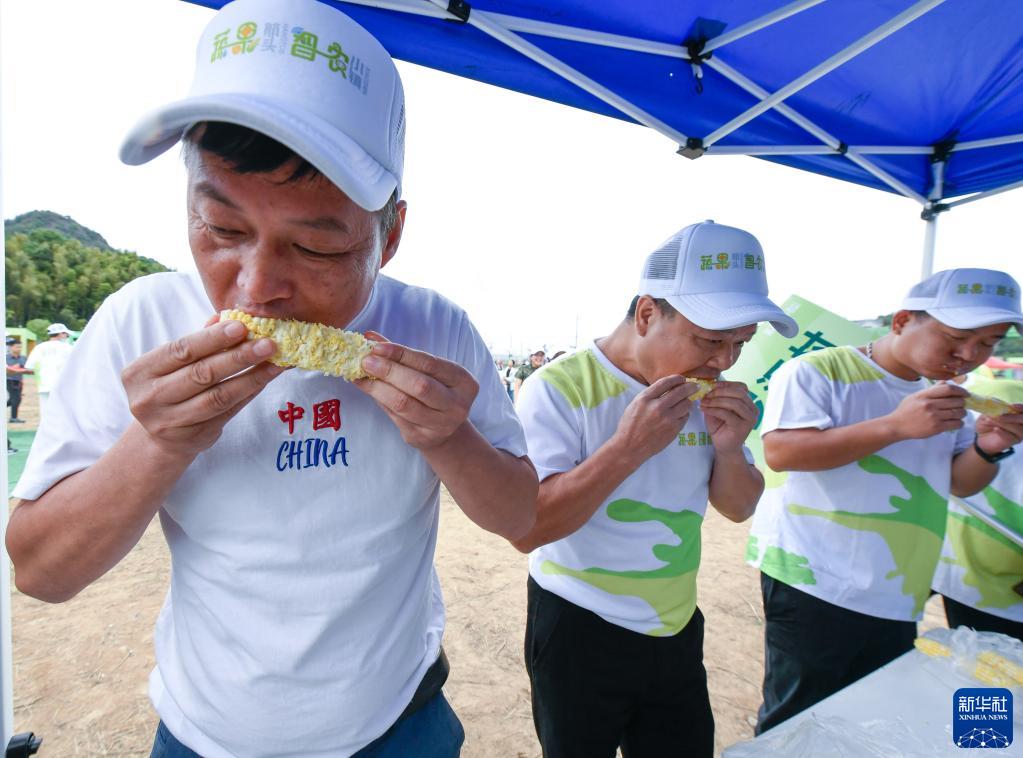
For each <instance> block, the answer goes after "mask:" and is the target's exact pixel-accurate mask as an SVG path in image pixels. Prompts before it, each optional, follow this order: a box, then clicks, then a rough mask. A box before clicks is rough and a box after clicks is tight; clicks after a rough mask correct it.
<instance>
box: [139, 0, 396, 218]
mask: <svg viewBox="0 0 1023 758" xmlns="http://www.w3.org/2000/svg"><path fill="white" fill-rule="evenodd" d="M200 121H225V122H228V123H232V124H240V125H241V126H245V127H248V128H250V129H254V130H255V131H257V132H260V133H262V134H264V135H266V136H268V137H270V138H272V139H274V140H276V141H278V142H280V143H281V144H283V145H285V146H286V147H289V148H291V150H293V151H294V152H295V153H296V154H298V155H299V156H301V157H302V158H304V159H306V160H307V161H309V163H311V164H312V165H313V166H315V167H316V168H317V169H318V170H319V171H320V172H321V173H322V174H323V175H324V176H326V177H327V178H328V179H329V180H330V181H331V182H333V183H334V184H335V185H337V186H338V187H339V188H340V189H341V190H342V191H343V192H344V193H345V194H346V195H348V196H349V197H350V198H351V199H352V200H353V201H355V202H356V203H357V204H359V205H360V206H362V207H363V208H365V209H366V210H371V211H375V210H379V209H380V208H382V207H383V206H384V205H385V204H386V203H387V200H388V199H389V198H390V196H391V194H392V193H394V192H395V191H397V193H398V195H399V196H400V195H401V175H402V165H403V162H404V153H405V95H404V91H403V90H402V86H401V79H400V78H399V76H398V70H397V68H395V66H394V61H392V60H391V56H390V55H389V54H388V53H387V51H386V50H384V48H383V46H381V44H380V43H379V42H377V40H376V39H375V38H374V37H373V36H372V35H371V34H370V33H369V32H367V31H366V30H365V29H363V28H362V27H361V26H359V25H358V24H357V23H355V22H354V21H353V20H352V19H350V18H349V17H348V16H346V15H345V14H344V13H342V12H341V11H339V10H337V9H336V8H333V7H331V6H329V5H326V4H324V3H321V2H318V1H317V0H234V2H231V3H228V4H227V5H225V6H224V7H223V8H222V9H221V10H220V11H219V12H218V13H217V14H216V15H215V16H213V19H212V20H211V21H210V23H209V24H208V25H207V27H206V29H205V31H203V34H202V37H201V39H200V40H199V46H198V48H197V50H196V66H195V76H194V78H193V79H192V88H191V90H190V91H189V93H188V97H186V98H185V99H184V100H177V101H175V102H172V103H169V104H168V105H165V106H163V107H162V108H160V109H158V110H156V111H154V112H152V113H150V114H149V115H147V116H145V117H144V118H143V119H142V120H141V121H140V122H139V123H138V124H136V125H135V127H134V128H133V129H132V130H131V132H130V133H129V134H128V137H127V138H126V139H125V141H124V144H123V145H122V146H121V160H122V161H124V162H125V163H128V164H131V165H139V164H142V163H146V162H147V161H150V160H152V159H153V158H155V157H156V156H158V155H160V154H161V153H163V152H164V151H166V150H168V149H169V148H171V147H172V146H173V145H174V144H175V143H177V142H178V140H180V139H181V137H182V136H183V135H184V133H185V132H186V131H187V130H188V128H189V127H191V126H192V125H194V124H196V123H198V122H200Z"/></svg>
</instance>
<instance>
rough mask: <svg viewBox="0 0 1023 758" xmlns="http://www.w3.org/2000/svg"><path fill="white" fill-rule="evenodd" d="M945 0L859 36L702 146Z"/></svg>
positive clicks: (922, 2)
mask: <svg viewBox="0 0 1023 758" xmlns="http://www.w3.org/2000/svg"><path fill="white" fill-rule="evenodd" d="M944 1H945V0H919V2H917V3H914V4H913V5H912V6H910V7H909V8H907V9H906V10H904V11H903V12H902V13H900V14H899V15H898V16H896V17H895V18H893V19H891V20H890V21H888V22H887V23H884V24H882V25H881V26H879V27H878V28H877V29H874V31H872V32H870V33H869V34H866V35H864V36H863V37H860V39H858V40H856V42H854V43H852V44H851V45H849V46H848V47H846V48H845V49H844V50H841V51H839V52H838V53H836V54H835V55H833V56H831V57H830V58H828V59H827V60H826V61H824V62H823V63H819V64H818V65H816V66H814V67H813V68H812V69H810V70H809V71H807V72H806V73H805V74H803V75H802V76H800V77H799V78H797V79H795V80H793V81H791V82H789V83H788V84H786V85H785V86H784V87H782V88H781V89H780V90H778V91H776V92H775V93H773V94H771V95H769V96H768V97H766V98H764V99H763V100H761V101H760V102H759V103H757V104H756V105H754V106H753V107H752V108H750V109H749V110H747V111H746V112H745V113H740V114H739V115H738V116H736V117H735V118H733V119H732V120H731V121H729V122H728V123H727V124H724V125H723V126H721V127H720V128H718V129H716V130H715V131H713V132H711V133H710V134H709V135H708V136H706V137H704V138H703V146H704V147H707V146H709V145H713V144H714V143H715V142H717V141H718V140H720V139H722V138H723V137H727V136H728V135H729V134H731V133H732V132H734V131H735V130H736V129H739V128H741V127H742V126H743V125H744V124H746V123H748V122H750V121H752V120H753V119H755V118H756V117H757V116H759V115H760V114H761V113H764V112H765V111H767V110H770V109H771V108H773V107H774V106H775V105H777V104H778V103H780V102H781V101H782V100H785V99H786V98H788V97H790V96H791V95H794V94H795V93H796V92H799V90H801V89H803V88H804V87H807V86H809V85H810V84H813V82H815V81H817V80H818V79H820V78H821V77H822V76H824V75H826V74H828V73H830V72H831V71H834V70H835V69H836V68H838V67H839V66H841V65H842V64H843V63H845V62H846V61H848V60H850V59H852V58H855V57H856V56H857V55H859V54H860V53H862V52H863V51H864V50H867V49H868V48H870V47H873V46H874V45H876V44H877V43H878V42H880V41H881V40H883V39H885V38H886V37H890V36H891V35H892V34H894V33H895V32H897V31H898V30H899V29H901V28H902V27H904V26H905V25H906V24H908V23H910V22H911V21H914V20H916V19H917V18H919V17H920V16H922V15H924V14H925V13H927V12H928V11H930V10H931V9H933V8H935V7H936V6H938V5H941V3H943V2H944Z"/></svg>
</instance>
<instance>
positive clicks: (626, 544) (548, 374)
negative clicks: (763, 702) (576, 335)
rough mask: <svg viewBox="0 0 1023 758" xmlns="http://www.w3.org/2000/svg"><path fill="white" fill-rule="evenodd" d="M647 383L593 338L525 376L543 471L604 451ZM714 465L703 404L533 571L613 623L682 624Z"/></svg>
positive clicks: (535, 556)
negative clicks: (614, 360) (611, 357)
mask: <svg viewBox="0 0 1023 758" xmlns="http://www.w3.org/2000/svg"><path fill="white" fill-rule="evenodd" d="M645 389H647V387H646V385H644V384H641V383H640V382H638V381H636V380H635V379H633V378H632V377H630V376H629V375H628V374H626V373H624V372H623V371H621V370H620V369H619V368H618V367H617V366H615V365H614V364H613V363H611V361H609V360H608V359H607V357H606V356H605V355H604V354H603V353H602V352H601V351H600V348H598V347H597V346H596V345H595V344H592V343H591V344H590V345H589V346H587V347H586V348H584V349H582V350H579V351H578V352H576V353H573V354H572V355H567V356H563V357H562V358H560V359H559V360H557V361H556V362H554V363H550V364H547V365H546V366H543V367H542V368H540V369H538V370H537V371H536V373H535V374H533V375H532V376H531V377H530V380H529V381H528V382H524V383H523V385H522V389H521V390H520V394H519V402H518V406H517V410H518V412H519V417H520V418H521V419H522V426H523V428H524V429H525V432H526V441H527V443H528V445H529V457H530V460H532V461H533V465H534V466H535V467H536V471H537V474H538V475H539V477H540V481H543V480H544V479H546V478H547V477H550V476H553V475H554V474H560V473H563V472H565V471H569V470H571V469H573V468H575V467H576V466H578V465H579V464H580V463H582V462H583V461H585V460H586V459H587V458H589V457H590V456H591V455H592V454H593V453H594V452H596V451H597V450H598V449H599V448H600V447H601V446H602V445H603V444H604V443H605V442H607V441H608V440H609V439H610V438H611V436H612V435H613V434H614V433H615V431H616V430H617V429H618V423H619V422H620V421H621V418H622V415H623V414H624V413H625V409H626V408H627V407H628V405H629V403H630V402H632V400H633V399H634V398H635V397H636V395H638V394H639V393H640V392H642V391H643V390H645ZM746 452H747V457H748V459H749V460H750V461H752V457H751V456H750V455H749V451H746ZM713 465H714V447H713V445H712V444H711V441H710V435H709V434H708V433H707V426H706V424H705V422H704V418H703V414H702V413H701V412H700V410H699V408H698V407H697V408H694V409H693V411H692V412H691V413H690V415H689V420H688V421H687V422H686V426H685V428H683V430H682V431H681V432H680V433H679V436H678V438H677V439H676V440H674V441H673V442H671V443H670V444H668V445H667V446H666V447H665V448H664V450H662V451H661V452H659V453H657V454H656V455H654V456H651V457H650V458H649V459H647V461H646V462H645V463H644V464H643V465H642V466H640V467H639V468H638V469H637V470H636V471H635V473H633V474H632V475H631V476H630V477H629V478H628V479H626V480H625V481H624V482H622V484H621V485H619V486H618V487H617V488H616V489H615V490H614V492H612V493H611V495H610V497H608V498H607V500H605V501H604V503H603V504H601V506H600V507H599V508H597V510H596V512H595V513H594V514H593V515H592V516H591V517H590V518H589V520H588V521H587V522H586V523H585V524H584V525H583V526H582V527H580V528H579V529H578V530H577V531H576V532H574V533H573V534H570V535H569V536H567V537H565V538H563V539H560V540H558V541H556V542H552V543H550V544H548V545H544V546H542V547H539V548H537V549H536V550H534V551H533V552H532V553H530V556H529V573H530V575H531V576H532V577H533V579H534V580H535V581H536V582H537V583H538V584H539V585H540V586H541V587H543V588H544V589H547V590H549V591H550V592H553V593H555V594H556V595H560V596H561V597H563V598H565V599H566V600H568V601H569V602H572V603H574V604H575V605H578V606H580V607H582V608H586V609H588V610H590V611H593V612H594V613H596V614H598V615H599V616H601V617H602V618H603V619H605V620H606V621H609V622H610V623H612V624H616V625H618V626H621V627H624V628H626V629H631V630H632V631H635V632H641V633H643V634H650V635H657V636H664V635H673V634H677V633H678V632H679V631H681V630H682V629H684V628H685V626H686V624H687V623H689V619H690V618H691V617H692V615H693V613H694V611H695V609H696V571H697V569H698V568H699V565H700V525H701V524H702V523H703V516H704V513H706V510H707V490H708V485H709V482H710V474H711V469H712V468H713Z"/></svg>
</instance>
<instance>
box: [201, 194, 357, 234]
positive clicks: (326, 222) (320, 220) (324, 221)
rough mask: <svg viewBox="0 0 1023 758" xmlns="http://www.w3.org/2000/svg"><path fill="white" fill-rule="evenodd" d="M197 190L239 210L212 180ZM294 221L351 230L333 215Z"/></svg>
mask: <svg viewBox="0 0 1023 758" xmlns="http://www.w3.org/2000/svg"><path fill="white" fill-rule="evenodd" d="M195 191H196V192H198V193H199V194H201V195H205V196H206V197H208V198H210V199H211V200H214V201H216V202H218V203H220V204H221V205H226V206H227V207H228V208H231V209H232V210H239V208H238V205H237V203H235V202H234V201H233V200H231V198H229V197H228V196H227V195H225V194H224V193H223V192H221V191H220V190H219V189H217V188H216V186H214V185H213V184H212V183H211V182H199V183H198V184H196V185H195ZM292 223H293V224H295V225H297V226H304V227H306V228H309V229H318V230H320V231H326V232H343V233H345V234H347V233H348V232H350V231H351V229H350V227H349V226H348V224H346V223H345V222H344V221H341V220H340V219H337V218H334V217H332V216H317V217H316V218H308V219H297V220H295V221H293V222H292Z"/></svg>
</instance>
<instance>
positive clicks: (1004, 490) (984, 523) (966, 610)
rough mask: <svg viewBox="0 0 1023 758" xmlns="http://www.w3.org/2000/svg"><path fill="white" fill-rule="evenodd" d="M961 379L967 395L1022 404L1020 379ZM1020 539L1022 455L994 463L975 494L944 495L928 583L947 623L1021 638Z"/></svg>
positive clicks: (1022, 581) (1022, 582) (1022, 557)
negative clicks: (941, 540)
mask: <svg viewBox="0 0 1023 758" xmlns="http://www.w3.org/2000/svg"><path fill="white" fill-rule="evenodd" d="M963 378H964V379H966V381H965V382H964V383H963V386H964V387H965V388H966V389H967V390H968V391H969V392H970V393H972V394H977V395H983V396H987V397H995V398H998V399H999V400H1003V401H1005V402H1007V403H1013V404H1023V381H1018V380H1013V379H984V378H979V377H976V376H975V374H969V375H968V377H963ZM1013 449H1015V448H1013ZM964 501H965V502H964ZM992 521H994V522H996V523H997V524H1000V525H1002V528H1001V529H999V528H998V527H997V526H993V525H992ZM1007 532H1008V533H1007ZM1012 535H1014V536H1015V539H1014V538H1013V536H1012ZM1021 540H1023V456H1021V455H1013V456H1011V457H1007V458H1005V459H1004V460H1002V461H1001V462H1000V463H999V467H998V475H997V476H996V477H995V478H994V480H993V481H992V482H991V483H990V484H989V485H988V486H987V487H985V488H984V489H983V490H981V491H980V492H979V493H977V494H976V495H971V496H969V497H966V498H957V497H952V498H950V499H949V505H948V523H947V527H946V530H945V544H944V547H943V549H942V560H941V561H939V563H938V570H937V572H936V573H935V575H934V583H933V584H932V587H933V589H934V591H935V592H938V593H940V594H941V595H942V601H943V603H944V606H945V616H946V618H947V619H948V625H949V626H950V627H952V628H955V627H957V626H968V627H970V628H971V629H975V630H976V631H978V632H999V633H1001V634H1007V635H1009V636H1010V637H1015V638H1016V639H1018V640H1020V641H1023V546H1021V545H1020V541H1021Z"/></svg>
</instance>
